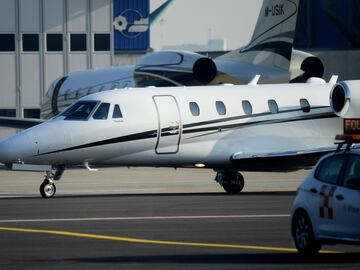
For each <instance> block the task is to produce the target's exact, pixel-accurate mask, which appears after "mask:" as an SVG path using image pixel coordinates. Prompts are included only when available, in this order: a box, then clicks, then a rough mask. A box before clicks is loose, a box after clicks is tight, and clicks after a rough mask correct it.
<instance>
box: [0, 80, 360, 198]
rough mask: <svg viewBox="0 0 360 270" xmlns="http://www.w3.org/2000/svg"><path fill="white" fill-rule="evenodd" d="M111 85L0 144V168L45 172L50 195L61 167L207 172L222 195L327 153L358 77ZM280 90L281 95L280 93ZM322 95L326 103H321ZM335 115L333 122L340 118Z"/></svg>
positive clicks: (349, 111)
mask: <svg viewBox="0 0 360 270" xmlns="http://www.w3.org/2000/svg"><path fill="white" fill-rule="evenodd" d="M258 80H259V76H256V77H254V78H253V80H251V82H250V83H249V84H248V85H239V86H234V85H219V86H198V87H196V86H195V87H183V88H182V89H179V87H163V88H158V87H147V88H128V89H124V90H123V91H118V90H117V89H114V90H109V91H104V92H101V93H95V94H92V95H88V96H86V97H83V98H81V99H80V100H78V101H77V102H76V103H74V104H73V105H71V106H70V107H69V108H67V109H66V110H65V111H64V112H63V113H61V114H59V115H58V116H55V117H53V118H52V119H50V120H48V121H46V122H44V123H42V124H39V125H37V126H34V127H32V128H29V129H27V130H24V131H22V132H20V133H18V134H16V135H14V136H13V137H10V138H8V139H6V140H5V141H2V142H0V162H2V163H4V164H6V165H7V167H8V168H9V169H13V170H24V171H27V170H30V171H45V172H46V176H45V180H44V181H43V183H42V184H41V186H40V193H41V195H42V196H43V197H44V198H50V197H53V196H54V194H55V192H56V187H55V184H54V181H55V180H59V179H60V178H61V176H62V174H63V172H64V170H65V168H67V167H72V166H78V165H84V166H85V167H86V168H87V169H89V170H91V171H93V170H96V169H93V167H101V166H129V167H130V166H150V167H174V168H178V167H184V168H207V169H212V170H214V171H215V172H217V174H216V177H215V180H216V181H217V182H218V183H219V184H220V185H221V186H222V187H223V188H224V189H225V191H227V192H228V193H232V194H234V193H239V192H240V191H241V190H242V189H243V187H244V178H243V176H242V175H241V173H240V171H260V172H263V171H278V172H287V171H293V170H298V169H302V168H309V167H311V166H313V165H314V164H315V163H316V161H317V160H318V159H319V157H321V156H322V155H323V154H325V153H328V152H330V151H333V150H334V149H335V146H334V137H335V135H336V134H339V133H341V131H342V119H341V118H342V117H353V116H354V115H355V116H356V115H359V113H360V109H359V108H360V106H359V102H360V98H359V94H358V92H357V91H356V90H358V88H359V87H360V81H343V82H339V83H336V80H337V78H336V77H333V78H332V79H331V80H330V82H328V83H326V82H325V81H324V80H322V79H319V78H311V79H309V80H308V83H305V84H303V83H301V84H300V83H294V84H273V85H270V84H269V85H260V84H257V82H258ZM284 93H286V94H284ZM329 97H330V99H329ZM339 116H340V117H339Z"/></svg>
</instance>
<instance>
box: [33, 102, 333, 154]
mask: <svg viewBox="0 0 360 270" xmlns="http://www.w3.org/2000/svg"><path fill="white" fill-rule="evenodd" d="M317 108H328V107H317ZM311 109H312V110H313V109H314V108H311ZM295 111H301V109H293V110H286V111H281V112H279V113H288V112H295ZM266 115H272V113H270V112H267V113H259V114H253V115H243V116H236V117H228V118H223V119H216V120H211V121H203V122H198V123H192V124H185V125H183V132H182V133H183V134H189V133H198V132H204V131H212V133H213V131H216V132H217V131H218V130H225V129H234V128H243V127H249V126H256V125H261V124H263V125H264V124H277V123H287V122H295V121H304V120H316V119H325V118H333V117H337V116H336V115H335V114H334V113H333V112H324V113H317V114H311V115H301V116H295V117H288V118H279V119H269V120H259V121H251V122H246V123H237V124H230V125H216V126H212V127H204V128H194V129H188V128H193V127H199V126H204V125H209V124H214V123H224V122H228V121H233V120H238V119H246V118H257V117H261V116H266ZM274 115H277V114H274ZM166 130H173V129H172V128H165V129H162V132H163V131H166ZM157 134H158V132H157V130H151V131H146V132H141V133H136V134H131V135H126V136H122V137H117V138H112V139H107V140H102V141H97V142H93V143H87V144H82V145H78V146H74V147H69V148H65V149H60V150H56V151H51V152H47V153H41V154H38V155H36V156H42V155H47V154H54V153H60V152H65V151H71V150H78V149H84V148H89V147H95V146H102V145H109V144H116V143H121V142H129V141H137V140H144V139H150V138H155V137H157ZM168 135H174V136H178V133H177V134H168ZM206 135H209V134H201V135H199V136H196V137H201V136H206Z"/></svg>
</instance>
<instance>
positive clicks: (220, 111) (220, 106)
mask: <svg viewBox="0 0 360 270" xmlns="http://www.w3.org/2000/svg"><path fill="white" fill-rule="evenodd" d="M215 106H216V110H217V113H218V114H219V115H225V114H226V107H225V104H224V102H222V101H216V103H215Z"/></svg>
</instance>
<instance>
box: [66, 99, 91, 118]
mask: <svg viewBox="0 0 360 270" xmlns="http://www.w3.org/2000/svg"><path fill="white" fill-rule="evenodd" d="M97 104H98V102H97V101H78V102H76V103H75V104H74V105H73V106H71V107H70V108H69V109H67V110H66V111H65V112H63V113H62V114H61V116H65V120H87V119H88V118H89V116H90V114H91V113H92V111H93V110H94V108H95V107H96V105H97Z"/></svg>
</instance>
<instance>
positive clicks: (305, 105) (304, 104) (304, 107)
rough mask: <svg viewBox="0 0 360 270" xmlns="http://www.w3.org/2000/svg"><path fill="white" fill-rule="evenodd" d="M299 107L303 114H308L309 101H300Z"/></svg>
mask: <svg viewBox="0 0 360 270" xmlns="http://www.w3.org/2000/svg"><path fill="white" fill-rule="evenodd" d="M300 107H301V109H302V111H303V112H304V113H308V112H310V104H309V101H307V99H305V98H301V99H300Z"/></svg>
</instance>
